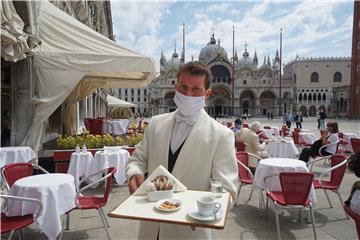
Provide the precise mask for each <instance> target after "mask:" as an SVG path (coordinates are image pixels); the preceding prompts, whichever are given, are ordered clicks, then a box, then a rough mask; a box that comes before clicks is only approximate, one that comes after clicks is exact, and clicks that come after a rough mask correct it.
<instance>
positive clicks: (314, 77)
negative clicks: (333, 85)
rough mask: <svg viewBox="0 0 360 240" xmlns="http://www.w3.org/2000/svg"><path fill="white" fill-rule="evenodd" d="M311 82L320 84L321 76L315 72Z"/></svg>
mask: <svg viewBox="0 0 360 240" xmlns="http://www.w3.org/2000/svg"><path fill="white" fill-rule="evenodd" d="M310 80H311V82H319V74H318V73H317V72H313V73H312V74H311V78H310Z"/></svg>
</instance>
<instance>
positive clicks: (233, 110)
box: [231, 26, 235, 116]
mask: <svg viewBox="0 0 360 240" xmlns="http://www.w3.org/2000/svg"><path fill="white" fill-rule="evenodd" d="M234 96H235V26H233V57H232V103H231V105H232V115H233V116H234V115H235V106H234V104H235V100H234Z"/></svg>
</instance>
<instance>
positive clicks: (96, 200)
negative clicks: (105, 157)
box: [60, 167, 116, 239]
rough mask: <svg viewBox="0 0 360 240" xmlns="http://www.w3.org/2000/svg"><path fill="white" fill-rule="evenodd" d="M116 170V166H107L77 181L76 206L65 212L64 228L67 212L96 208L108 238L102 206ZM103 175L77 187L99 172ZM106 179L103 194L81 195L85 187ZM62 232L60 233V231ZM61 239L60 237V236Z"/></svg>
mask: <svg viewBox="0 0 360 240" xmlns="http://www.w3.org/2000/svg"><path fill="white" fill-rule="evenodd" d="M115 172H116V168H114V167H109V168H107V169H103V170H101V171H99V172H97V173H94V174H91V175H90V176H88V177H86V178H84V179H82V180H81V181H80V182H79V185H78V186H77V195H76V199H77V200H76V208H74V209H72V210H70V211H69V212H67V213H66V229H69V218H70V216H69V213H70V212H71V211H73V210H75V209H82V210H86V209H96V210H97V211H98V212H99V215H100V218H101V221H102V222H103V224H104V228H105V230H106V234H107V237H108V239H111V238H110V233H109V230H108V228H110V225H109V222H108V221H107V218H106V215H105V213H104V211H103V209H102V207H104V206H105V205H106V203H107V201H108V198H109V195H110V191H111V184H112V179H113V176H114V174H115ZM104 173H105V176H104V177H102V178H101V179H100V180H99V181H96V182H92V183H90V184H88V185H86V186H84V187H82V188H80V189H79V187H80V186H81V184H82V183H83V182H86V181H88V180H89V179H90V178H92V177H94V176H96V175H99V174H101V175H102V174H104ZM105 180H106V185H105V191H104V195H103V196H102V197H98V196H84V195H82V192H83V191H85V190H86V189H88V188H90V187H92V186H96V185H98V184H99V183H101V182H103V181H105ZM61 234H62V233H61ZM60 239H61V238H60Z"/></svg>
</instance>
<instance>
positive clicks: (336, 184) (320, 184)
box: [307, 155, 348, 218]
mask: <svg viewBox="0 0 360 240" xmlns="http://www.w3.org/2000/svg"><path fill="white" fill-rule="evenodd" d="M319 160H324V158H321V159H318V160H316V159H315V160H314V161H310V162H308V163H307V166H309V165H313V164H314V163H315V162H317V161H319ZM329 160H330V163H331V168H330V169H327V170H326V171H324V172H323V173H321V174H320V177H319V179H316V180H314V182H313V184H314V188H315V189H323V190H324V192H325V195H326V198H327V200H328V202H329V205H330V207H331V208H332V207H333V206H332V204H331V202H330V198H329V195H328V193H327V190H330V191H332V192H334V193H336V194H337V195H338V197H339V200H340V203H341V204H342V205H343V202H344V201H343V200H342V198H341V195H340V192H339V188H340V184H341V182H342V180H343V178H344V174H345V170H346V163H347V160H348V157H347V156H345V155H332V156H330V157H329ZM329 174H330V181H325V180H323V178H324V177H325V176H327V175H329ZM345 215H346V213H345ZM346 217H347V218H348V216H347V215H346Z"/></svg>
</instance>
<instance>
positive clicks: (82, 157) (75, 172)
mask: <svg viewBox="0 0 360 240" xmlns="http://www.w3.org/2000/svg"><path fill="white" fill-rule="evenodd" d="M93 161H94V157H93V155H92V153H91V152H87V151H86V152H73V153H72V154H71V158H70V165H69V168H68V171H67V173H68V174H70V175H72V176H74V182H75V186H78V185H79V178H80V177H87V176H88V175H90V174H91V173H90V170H89V168H90V166H91V163H92V162H93Z"/></svg>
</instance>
